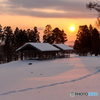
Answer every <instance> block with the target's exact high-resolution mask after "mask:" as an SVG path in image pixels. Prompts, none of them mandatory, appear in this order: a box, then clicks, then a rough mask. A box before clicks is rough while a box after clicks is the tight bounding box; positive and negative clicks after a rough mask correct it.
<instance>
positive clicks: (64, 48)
mask: <svg viewBox="0 0 100 100" xmlns="http://www.w3.org/2000/svg"><path fill="white" fill-rule="evenodd" d="M53 45H54V46H56V47H58V48H59V49H62V50H74V49H73V48H71V47H69V46H67V45H65V44H53Z"/></svg>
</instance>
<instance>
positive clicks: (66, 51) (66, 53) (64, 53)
mask: <svg viewBox="0 0 100 100" xmlns="http://www.w3.org/2000/svg"><path fill="white" fill-rule="evenodd" d="M53 46H55V47H56V48H58V49H60V52H59V53H58V57H70V53H71V51H73V50H74V49H73V48H71V47H69V46H67V45H66V44H53Z"/></svg>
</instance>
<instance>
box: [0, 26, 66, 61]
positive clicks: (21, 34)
mask: <svg viewBox="0 0 100 100" xmlns="http://www.w3.org/2000/svg"><path fill="white" fill-rule="evenodd" d="M43 33H44V34H43V43H50V44H53V43H64V42H66V41H67V35H66V33H65V32H64V30H60V29H59V28H58V27H57V28H55V29H53V30H52V27H51V25H47V26H46V27H45V30H44V32H43ZM27 42H35V43H40V42H41V41H40V32H39V31H38V29H37V27H34V28H33V29H32V30H30V29H27V30H22V29H19V28H18V27H16V29H15V30H14V31H13V30H12V28H11V26H5V27H4V28H2V26H1V25H0V43H1V44H0V61H1V62H3V63H5V62H10V61H12V60H16V52H15V51H16V49H17V48H19V47H20V46H22V45H23V44H25V43H27Z"/></svg>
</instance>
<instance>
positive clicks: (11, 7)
mask: <svg viewBox="0 0 100 100" xmlns="http://www.w3.org/2000/svg"><path fill="white" fill-rule="evenodd" d="M90 1H91V2H92V1H94V0H0V24H1V25H2V27H4V26H11V27H12V29H13V30H15V28H16V27H19V29H25V30H27V29H28V28H29V29H33V27H34V26H36V27H38V31H39V32H40V36H41V40H42V35H43V31H44V29H45V26H46V25H47V24H50V25H51V26H52V29H54V28H56V27H59V28H60V29H61V30H62V29H64V31H65V33H66V34H67V37H68V41H74V40H75V39H76V34H77V31H78V27H79V25H85V24H86V25H90V24H92V25H93V26H94V24H95V20H96V17H97V12H96V11H94V10H92V11H91V10H89V9H87V8H86V3H89V2H90ZM71 26H74V27H75V30H74V31H73V32H71V31H70V27H71Z"/></svg>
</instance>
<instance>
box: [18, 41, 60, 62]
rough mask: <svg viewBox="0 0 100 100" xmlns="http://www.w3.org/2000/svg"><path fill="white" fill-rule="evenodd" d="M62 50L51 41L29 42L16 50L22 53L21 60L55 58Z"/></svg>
mask: <svg viewBox="0 0 100 100" xmlns="http://www.w3.org/2000/svg"><path fill="white" fill-rule="evenodd" d="M59 51H60V50H59V49H58V48H56V47H54V46H53V45H51V44H49V43H32V42H28V43H26V44H24V45H23V46H21V47H20V48H18V49H17V50H16V52H17V53H18V54H20V58H21V60H28V59H39V60H42V59H54V58H55V57H56V54H57V53H58V52H59Z"/></svg>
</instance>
